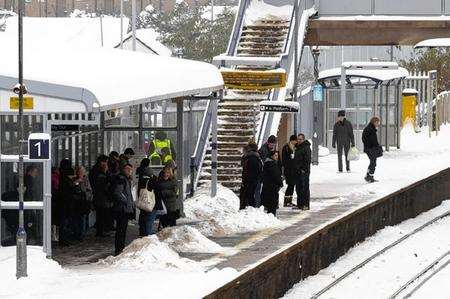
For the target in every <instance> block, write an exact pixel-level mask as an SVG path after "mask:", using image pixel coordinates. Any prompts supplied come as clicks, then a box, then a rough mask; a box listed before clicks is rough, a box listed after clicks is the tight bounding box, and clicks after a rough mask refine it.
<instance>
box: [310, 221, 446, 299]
mask: <svg viewBox="0 0 450 299" xmlns="http://www.w3.org/2000/svg"><path fill="white" fill-rule="evenodd" d="M449 216H450V212H446V213H444V214H441V215H440V216H437V217H435V218H433V219H431V220H430V221H428V222H426V223H425V224H423V225H422V226H420V227H418V228H416V229H414V230H413V231H412V232H410V233H408V234H406V235H404V236H403V237H401V238H400V239H398V240H396V241H394V242H392V243H391V244H389V245H387V246H386V247H384V248H383V249H381V250H379V251H377V252H376V253H374V254H373V255H371V256H370V257H368V258H367V259H365V260H364V261H362V262H361V263H359V264H358V265H356V266H354V267H353V268H351V269H350V270H348V271H347V272H345V273H344V274H342V275H341V276H339V277H338V278H336V279H335V280H333V281H332V282H331V283H330V284H328V285H327V286H326V287H324V288H323V289H321V290H320V291H319V292H317V293H315V294H314V295H312V296H311V299H316V298H319V297H320V296H322V295H323V294H325V293H326V292H328V291H329V290H331V289H332V288H333V287H335V286H336V285H338V284H339V283H341V282H342V281H343V280H345V279H346V278H347V277H349V276H350V275H352V274H353V273H355V272H356V271H358V270H359V269H361V268H363V267H364V266H365V265H367V264H368V263H370V262H371V261H372V260H374V259H375V258H377V257H379V256H380V255H382V254H384V253H385V252H387V251H388V250H390V249H392V248H394V247H395V246H397V245H398V244H400V243H402V242H403V241H405V240H407V239H408V238H410V237H411V236H413V235H415V234H417V233H418V232H420V231H422V230H424V229H425V228H427V227H429V226H430V225H432V224H433V223H435V222H437V221H439V220H441V219H443V218H446V217H449ZM449 254H450V253H449V252H448V253H447V255H449ZM433 265H435V264H433ZM427 268H428V267H427ZM432 268H433V267H432ZM439 271H440V270H439ZM421 272H423V271H421ZM422 276H423V275H422ZM430 278H431V277H430ZM414 281H415V280H414ZM409 285H410V284H409ZM407 287H408V286H406V287H405V289H406V288H407ZM403 290H404V289H403ZM402 292H403V291H402ZM392 298H395V297H392Z"/></svg>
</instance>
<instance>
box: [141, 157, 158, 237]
mask: <svg viewBox="0 0 450 299" xmlns="http://www.w3.org/2000/svg"><path fill="white" fill-rule="evenodd" d="M136 173H137V175H138V177H139V181H138V190H137V193H138V194H137V198H138V200H137V201H136V206H137V208H139V236H141V237H145V236H149V235H152V234H154V233H155V231H154V230H153V223H154V222H155V220H156V216H157V215H158V211H161V210H163V206H162V202H161V200H160V199H157V198H156V197H155V194H154V190H155V184H156V177H155V176H154V175H153V171H152V169H151V168H150V159H148V158H144V159H142V161H141V165H140V166H139V167H138V169H137V170H136Z"/></svg>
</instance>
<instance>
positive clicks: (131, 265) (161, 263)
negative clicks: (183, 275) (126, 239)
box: [99, 236, 201, 270]
mask: <svg viewBox="0 0 450 299" xmlns="http://www.w3.org/2000/svg"><path fill="white" fill-rule="evenodd" d="M99 264H100V265H110V266H113V267H117V268H121V269H139V270H162V269H168V268H169V269H171V268H172V269H181V270H201V267H200V266H199V265H198V264H197V263H195V262H194V261H191V260H189V259H186V258H181V257H180V256H179V255H178V253H176V252H175V251H174V250H173V249H171V248H170V247H169V245H167V244H166V243H164V242H161V241H159V239H158V237H157V236H149V237H144V238H140V239H136V240H134V241H133V242H132V243H131V244H130V245H128V246H127V247H126V248H125V249H124V250H123V252H122V253H121V254H119V255H118V256H109V257H107V258H106V259H103V260H100V261H99Z"/></svg>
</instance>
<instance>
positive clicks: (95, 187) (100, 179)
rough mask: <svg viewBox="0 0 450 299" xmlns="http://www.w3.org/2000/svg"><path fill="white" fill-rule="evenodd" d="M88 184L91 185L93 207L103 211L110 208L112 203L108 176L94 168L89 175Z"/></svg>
mask: <svg viewBox="0 0 450 299" xmlns="http://www.w3.org/2000/svg"><path fill="white" fill-rule="evenodd" d="M89 182H90V183H91V187H92V191H93V195H94V206H95V207H96V208H104V209H109V208H112V206H113V203H112V200H111V194H110V190H111V188H110V184H111V181H110V176H109V174H108V173H106V172H103V171H101V170H100V169H98V167H97V166H94V167H93V168H92V170H91V172H90V173H89Z"/></svg>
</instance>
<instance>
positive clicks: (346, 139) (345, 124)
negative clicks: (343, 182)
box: [332, 110, 355, 172]
mask: <svg viewBox="0 0 450 299" xmlns="http://www.w3.org/2000/svg"><path fill="white" fill-rule="evenodd" d="M332 145H333V148H336V146H337V155H338V170H339V172H342V168H343V166H342V154H344V156H345V166H346V170H347V172H350V161H349V160H348V158H347V155H348V151H349V150H350V146H352V147H354V146H355V137H354V135H353V126H352V124H351V122H349V121H348V120H347V119H346V118H345V110H340V111H339V112H338V118H337V122H336V123H335V124H334V127H333V142H332Z"/></svg>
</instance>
